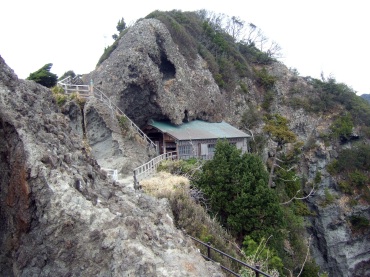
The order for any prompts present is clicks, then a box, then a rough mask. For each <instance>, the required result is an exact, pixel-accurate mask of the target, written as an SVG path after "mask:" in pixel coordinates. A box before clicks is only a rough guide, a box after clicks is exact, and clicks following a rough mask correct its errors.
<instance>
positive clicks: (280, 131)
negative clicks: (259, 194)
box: [264, 114, 297, 188]
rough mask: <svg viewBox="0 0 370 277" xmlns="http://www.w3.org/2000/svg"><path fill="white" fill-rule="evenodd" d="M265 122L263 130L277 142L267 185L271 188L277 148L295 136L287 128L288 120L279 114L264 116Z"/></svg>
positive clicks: (292, 140) (294, 139)
mask: <svg viewBox="0 0 370 277" xmlns="http://www.w3.org/2000/svg"><path fill="white" fill-rule="evenodd" d="M265 123H266V125H265V127H264V130H265V131H266V132H267V133H268V134H269V136H270V138H271V139H272V140H273V141H274V142H276V143H277V145H276V149H275V153H274V160H273V162H272V165H271V169H270V176H269V182H268V184H269V187H270V188H271V187H272V186H273V183H272V178H273V176H274V170H275V166H276V161H277V155H276V154H277V150H278V149H281V148H282V147H283V145H285V144H287V143H291V142H295V141H296V139H297V137H296V135H295V134H294V133H293V132H292V131H290V130H289V128H288V120H287V119H286V118H285V117H283V116H281V115H279V114H273V115H269V116H268V117H266V118H265Z"/></svg>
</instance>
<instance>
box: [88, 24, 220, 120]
mask: <svg viewBox="0 0 370 277" xmlns="http://www.w3.org/2000/svg"><path fill="white" fill-rule="evenodd" d="M90 78H91V79H93V80H94V84H95V86H96V87H99V88H100V89H102V90H103V91H104V92H106V93H107V94H108V95H109V96H111V97H112V99H113V100H114V101H115V103H116V104H117V105H118V106H119V108H121V109H122V110H123V111H124V112H125V113H126V114H127V115H128V117H130V118H131V119H132V120H133V121H134V122H135V123H136V124H138V125H139V126H142V125H145V124H146V123H147V120H148V119H150V118H152V119H160V120H161V119H167V120H170V121H171V122H173V123H174V124H181V123H182V122H184V121H186V120H191V119H196V118H198V119H204V120H208V121H220V120H221V119H222V118H223V116H222V114H223V112H224V111H223V109H222V105H223V101H224V99H223V96H222V94H221V93H220V90H219V88H218V86H217V84H216V83H215V81H214V79H213V77H212V74H211V73H210V71H209V70H208V69H207V64H206V63H205V62H204V61H203V60H202V59H201V58H200V57H198V59H197V60H196V61H195V64H194V65H193V66H192V67H190V66H189V64H188V63H187V61H186V59H185V58H184V57H183V56H182V55H181V54H180V52H179V50H178V46H177V45H176V44H175V43H174V42H173V40H172V38H171V35H170V33H169V32H168V30H167V28H166V27H165V25H164V24H163V23H161V22H160V21H158V20H156V19H145V20H142V21H140V22H138V23H137V24H136V25H135V27H134V28H130V30H129V31H128V32H127V34H125V35H124V36H123V38H122V39H121V40H120V41H119V44H118V47H117V48H116V49H115V51H114V52H113V53H112V54H111V56H110V57H109V59H107V60H106V61H104V62H103V63H102V64H101V65H100V66H99V67H98V68H97V69H96V70H95V71H93V72H91V73H90V74H89V76H88V77H86V79H90Z"/></svg>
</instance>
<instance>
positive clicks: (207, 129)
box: [149, 120, 250, 140]
mask: <svg viewBox="0 0 370 277" xmlns="http://www.w3.org/2000/svg"><path fill="white" fill-rule="evenodd" d="M149 125H151V126H153V127H155V128H157V129H159V130H160V131H162V132H163V133H168V134H170V135H171V136H173V137H175V138H177V139H178V140H190V139H214V138H246V137H250V136H249V135H248V134H246V133H244V132H242V131H240V130H239V129H237V128H235V127H233V126H231V125H230V124H228V123H226V122H224V121H222V122H216V123H211V122H206V121H202V120H194V121H191V122H188V123H184V124H182V125H179V126H176V125H173V124H171V123H168V122H162V121H155V120H151V121H150V123H149Z"/></svg>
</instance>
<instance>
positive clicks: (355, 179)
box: [348, 170, 369, 188]
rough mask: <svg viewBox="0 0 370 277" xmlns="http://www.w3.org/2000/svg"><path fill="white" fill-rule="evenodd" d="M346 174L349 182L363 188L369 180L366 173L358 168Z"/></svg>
mask: <svg viewBox="0 0 370 277" xmlns="http://www.w3.org/2000/svg"><path fill="white" fill-rule="evenodd" d="M348 176H349V179H350V182H351V184H352V185H354V186H356V187H357V188H363V187H364V186H365V185H366V184H367V183H368V182H369V178H368V177H367V176H366V174H364V173H362V172H361V171H359V170H355V171H354V172H350V173H349V174H348Z"/></svg>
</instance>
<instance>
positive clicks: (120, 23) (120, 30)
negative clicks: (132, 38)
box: [96, 17, 128, 66]
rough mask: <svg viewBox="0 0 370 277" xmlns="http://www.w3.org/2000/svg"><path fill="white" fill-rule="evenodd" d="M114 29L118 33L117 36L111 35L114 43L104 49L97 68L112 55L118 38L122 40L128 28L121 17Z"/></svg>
mask: <svg viewBox="0 0 370 277" xmlns="http://www.w3.org/2000/svg"><path fill="white" fill-rule="evenodd" d="M116 29H117V31H118V35H117V34H114V35H112V38H113V39H114V42H113V44H112V45H110V46H108V47H104V52H103V55H101V57H100V58H99V61H98V63H97V64H96V65H97V66H99V65H100V64H102V63H103V62H104V61H105V60H106V59H108V58H109V56H110V55H111V54H112V53H113V51H114V50H115V49H116V48H117V46H118V41H119V40H120V38H122V37H123V36H124V34H126V33H127V31H128V28H127V26H126V23H125V20H124V19H123V17H122V18H121V19H120V20H119V21H118V23H117V26H116Z"/></svg>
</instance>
